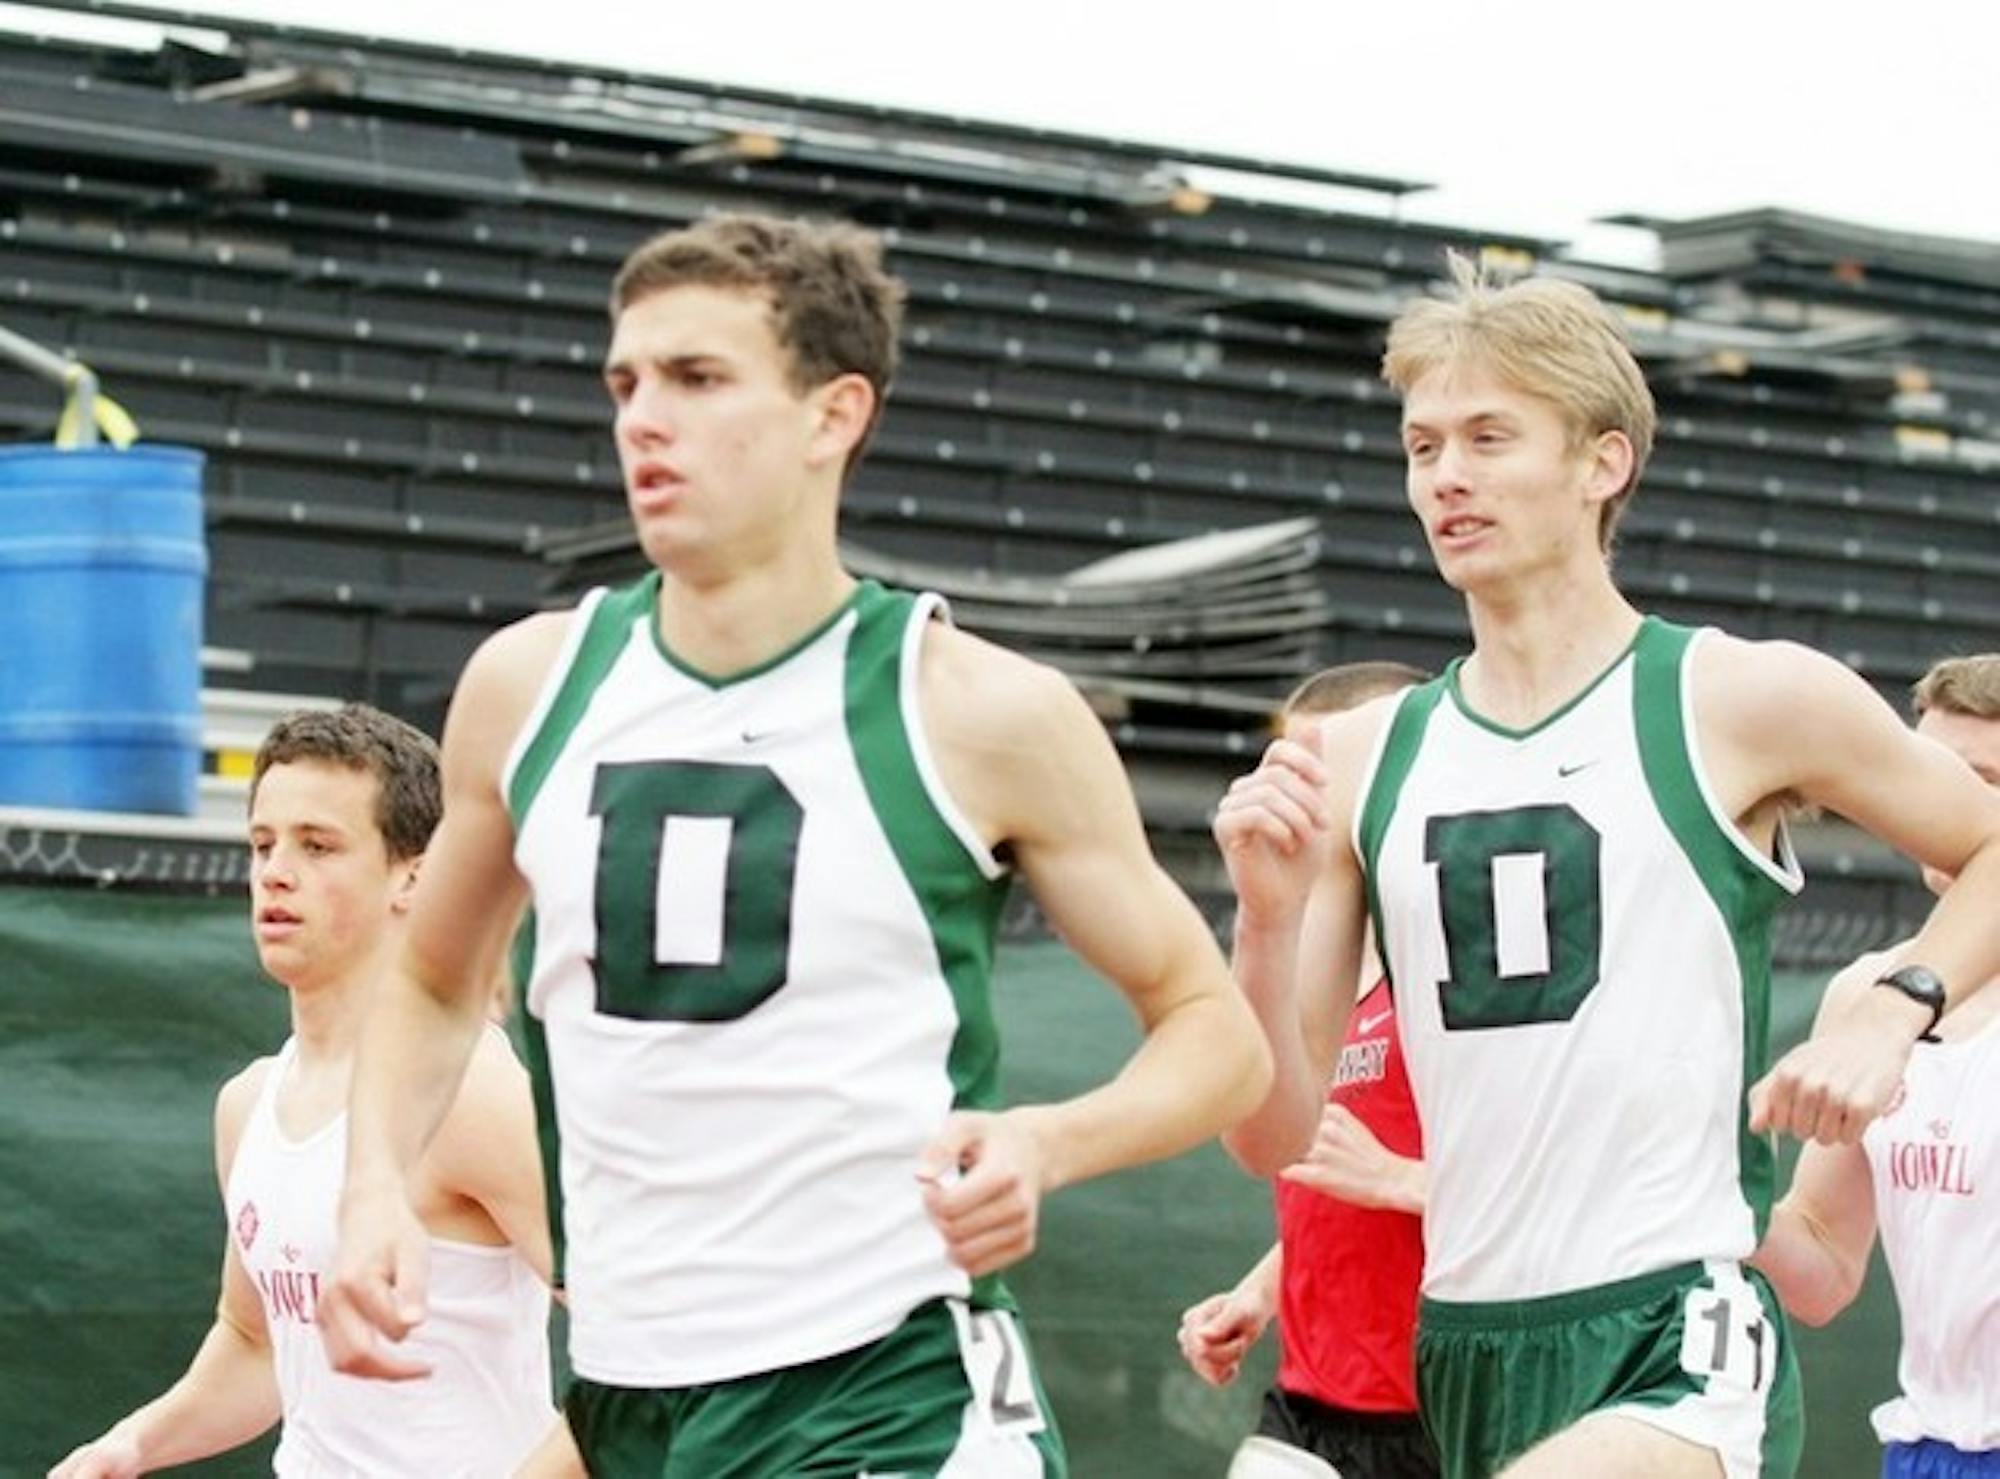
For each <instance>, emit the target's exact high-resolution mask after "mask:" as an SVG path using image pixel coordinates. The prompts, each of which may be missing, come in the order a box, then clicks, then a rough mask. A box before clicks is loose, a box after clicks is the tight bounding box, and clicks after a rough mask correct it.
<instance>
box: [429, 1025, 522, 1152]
mask: <svg viewBox="0 0 2000 1479" xmlns="http://www.w3.org/2000/svg"><path fill="white" fill-rule="evenodd" d="M533 1120H534V1103H533V1098H532V1094H531V1091H530V1089H529V1085H528V1071H527V1069H525V1068H524V1067H522V1066H521V1060H520V1059H519V1058H517V1057H515V1056H514V1049H513V1047H512V1045H511V1044H509V1042H508V1041H507V1036H506V1034H505V1033H503V1032H501V1031H500V1030H499V1029H498V1028H496V1027H487V1028H484V1029H482V1030H481V1032H480V1034H479V1042H478V1045H477V1046H476V1047H474V1049H473V1051H472V1059H471V1061H470V1062H469V1063H467V1064H466V1068H465V1077H464V1078H463V1079H462V1080H460V1082H459V1087H458V1096H457V1097H456V1098H454V1099H453V1100H452V1102H451V1108H450V1109H449V1110H447V1111H446V1112H445V1117H444V1123H443V1124H442V1125H440V1126H439V1127H438V1134H437V1137H436V1138H435V1139H434V1140H433V1141H432V1154H431V1156H430V1159H431V1161H432V1163H433V1165H435V1166H437V1167H438V1168H440V1169H443V1170H447V1171H448V1170H449V1168H450V1167H453V1166H460V1165H465V1164H467V1160H466V1158H467V1157H470V1158H472V1160H473V1161H477V1160H479V1159H481V1158H490V1157H492V1156H494V1155H496V1154H499V1153H501V1152H502V1151H503V1150H504V1148H505V1144H506V1137H508V1136H510V1135H514V1134H515V1133H517V1132H519V1131H521V1130H522V1129H523V1127H527V1128H530V1129H531V1128H532V1125H533Z"/></svg>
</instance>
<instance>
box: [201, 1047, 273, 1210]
mask: <svg viewBox="0 0 2000 1479" xmlns="http://www.w3.org/2000/svg"><path fill="white" fill-rule="evenodd" d="M277 1061H278V1060H277V1059H276V1058H274V1057H272V1058H258V1059H256V1060H254V1061H253V1062H251V1063H250V1064H249V1065H248V1066H246V1067H244V1068H243V1069H242V1070H240V1071H239V1072H237V1073H236V1074H234V1075H232V1076H231V1077H230V1078H229V1080H228V1081H227V1082H226V1083H224V1084H223V1086H222V1087H221V1088H219V1089H217V1090H216V1091H215V1164H216V1169H217V1170H218V1171H219V1172H220V1173H221V1176H222V1178H223V1179H224V1180H225V1181H226V1180H227V1179H228V1177H229V1168H230V1167H231V1166H233V1165H234V1164H235V1163H236V1147H237V1145H238V1143H240V1142H241V1140H242V1139H243V1127H244V1126H245V1125H247V1124H249V1123H250V1111H251V1110H253V1109H255V1108H256V1107H257V1098H258V1096H259V1095H260V1094H262V1093H263V1092H264V1085H265V1083H266V1082H267V1081H268V1080H269V1079H270V1077H271V1068H272V1065H274V1064H275V1063H276V1062H277Z"/></svg>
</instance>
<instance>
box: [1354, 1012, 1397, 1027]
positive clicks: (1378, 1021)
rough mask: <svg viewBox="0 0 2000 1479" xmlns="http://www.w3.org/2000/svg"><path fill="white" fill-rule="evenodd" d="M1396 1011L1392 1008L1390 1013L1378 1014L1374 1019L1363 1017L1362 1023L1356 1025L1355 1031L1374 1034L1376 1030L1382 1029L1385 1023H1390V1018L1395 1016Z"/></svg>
mask: <svg viewBox="0 0 2000 1479" xmlns="http://www.w3.org/2000/svg"><path fill="white" fill-rule="evenodd" d="M1394 1011H1395V1009H1394V1008H1393V1007H1392V1008H1390V1009H1389V1011H1386V1012H1377V1013H1376V1014H1375V1015H1374V1016H1372V1017H1363V1018H1362V1019H1361V1020H1360V1021H1358V1022H1356V1023H1355V1024H1354V1030H1355V1031H1356V1032H1373V1031H1374V1030H1375V1029H1376V1028H1378V1027H1380V1026H1381V1025H1382V1024H1383V1023H1384V1022H1386V1021H1388V1020H1389V1018H1390V1016H1391V1015H1393V1013H1394Z"/></svg>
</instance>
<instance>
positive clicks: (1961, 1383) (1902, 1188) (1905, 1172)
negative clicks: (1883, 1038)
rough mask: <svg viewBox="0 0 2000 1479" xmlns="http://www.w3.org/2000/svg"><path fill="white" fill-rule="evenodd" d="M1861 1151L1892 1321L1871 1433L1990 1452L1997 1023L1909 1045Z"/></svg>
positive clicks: (1998, 1226) (1998, 1177) (1997, 1255)
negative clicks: (1894, 1351) (1898, 1345)
mask: <svg viewBox="0 0 2000 1479" xmlns="http://www.w3.org/2000/svg"><path fill="white" fill-rule="evenodd" d="M1985 989H1986V990H1988V991H1991V990H1994V989H1995V988H1994V987H1992V986H1988V987H1986V988H1985ZM1861 1143H1862V1145H1863V1147H1864V1148H1865V1149H1866V1151H1867V1153H1868V1167H1869V1170H1870V1171H1871V1172H1872V1173H1873V1175H1874V1178H1875V1215H1876V1217H1877V1219H1878V1221H1879V1224H1880V1227H1881V1230H1882V1252H1883V1254H1884V1256H1885V1257H1887V1259H1888V1261H1889V1274H1890V1277H1891V1278H1892V1279H1893V1280H1894V1282H1895V1286H1896V1304H1897V1307H1898V1308H1899V1309H1900V1311H1901V1313H1902V1321H1903V1351H1902V1357H1901V1359H1900V1361H1899V1362H1898V1364H1897V1380H1898V1384H1899V1385H1900V1386H1901V1387H1902V1395H1900V1396H1898V1397H1897V1398H1895V1399H1894V1400H1893V1401H1890V1402H1886V1403H1884V1404H1883V1405H1882V1406H1880V1407H1878V1408H1876V1409H1875V1415H1874V1416H1875V1431H1876V1434H1877V1435H1878V1436H1879V1437H1880V1438H1881V1439H1882V1441H1883V1442H1885V1443H1888V1442H1900V1443H1914V1442H1917V1441H1919V1440H1920V1439H1924V1438H1935V1439H1937V1440H1939V1441H1940V1442H1944V1443H1949V1444H1951V1445H1952V1446H1953V1447H1955V1448H1960V1449H1963V1450H1965V1451H1966V1452H1968V1453H1981V1452H1985V1451H1986V1450H1989V1449H2000V1020H1994V1021H1989V1022H1988V1023H1987V1024H1986V1025H1985V1026H1984V1027H1983V1028H1982V1029H1981V1030H1980V1031H1978V1032H1977V1033H1975V1034H1974V1035H1973V1036H1971V1037H1969V1038H1967V1039H1965V1040H1964V1041H1962V1042H1955V1041H1954V1042H1940V1043H1918V1044H1917V1045H1916V1047H1915V1048H1914V1049H1913V1050H1912V1051H1911V1053H1910V1063H1909V1067H1908V1068H1907V1069H1905V1070H1904V1073H1903V1086H1902V1089H1901V1090H1900V1091H1899V1092H1898V1094H1897V1097H1896V1099H1895V1100H1894V1101H1893V1102H1892V1104H1891V1107H1890V1109H1889V1111H1888V1113H1886V1114H1884V1115H1882V1116H1881V1117H1880V1118H1879V1119H1877V1120H1876V1121H1875V1122H1874V1123H1873V1124H1871V1125H1870V1126H1869V1127H1868V1129H1867V1132H1866V1133H1865V1134H1864V1135H1863V1137H1862V1142H1861Z"/></svg>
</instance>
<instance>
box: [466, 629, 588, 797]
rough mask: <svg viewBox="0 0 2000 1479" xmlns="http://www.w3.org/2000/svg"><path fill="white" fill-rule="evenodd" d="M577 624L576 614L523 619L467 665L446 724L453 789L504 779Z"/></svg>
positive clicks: (487, 644) (485, 645) (490, 639)
mask: <svg viewBox="0 0 2000 1479" xmlns="http://www.w3.org/2000/svg"><path fill="white" fill-rule="evenodd" d="M576 619H577V614H576V613H575V612H574V611H541V612H537V613H535V614H534V615H533V616H527V617H523V618H522V619H521V620H519V621H517V622H513V623H511V624H510V625H508V626H504V627H502V628H500V630H499V631H497V632H495V633H493V635H491V636H490V637H488V638H487V639H486V640H485V641H483V642H481V643H480V644H479V646H478V647H477V648H476V649H475V650H474V651H473V654H472V656H471V657H469V658H467V659H466V663H465V671H464V672H462V673H461V674H459V679H458V687H457V689H456V690H455V691H454V692H453V694H452V699H451V712H450V713H449V714H448V715H447V716H446V718H445V730H444V755H445V781H446V785H447V788H449V787H450V786H451V784H452V782H453V781H454V780H455V779H457V780H461V781H463V780H466V779H470V778H473V777H477V776H491V777H498V775H499V774H500V771H501V768H502V765H503V763H504V761H505V758H506V755H507V752H508V751H509V750H510V749H511V748H512V747H513V744H514V741H515V738H516V737H517V736H518V735H519V734H520V732H521V730H522V728H523V726H525V725H526V723H527V722H528V716H529V715H530V714H531V713H533V711H534V707H535V701H536V699H537V698H538V697H539V696H540V694H541V691H542V687H543V685H544V684H545V683H547V682H548V678H549V674H550V672H551V671H553V670H554V668H555V665H556V662H557V660H558V659H559V658H560V656H561V654H562V651H563V647H564V645H565V644H566V643H567V642H568V640H569V635H570V631H571V628H572V626H573V624H574V623H575V621H576Z"/></svg>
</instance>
